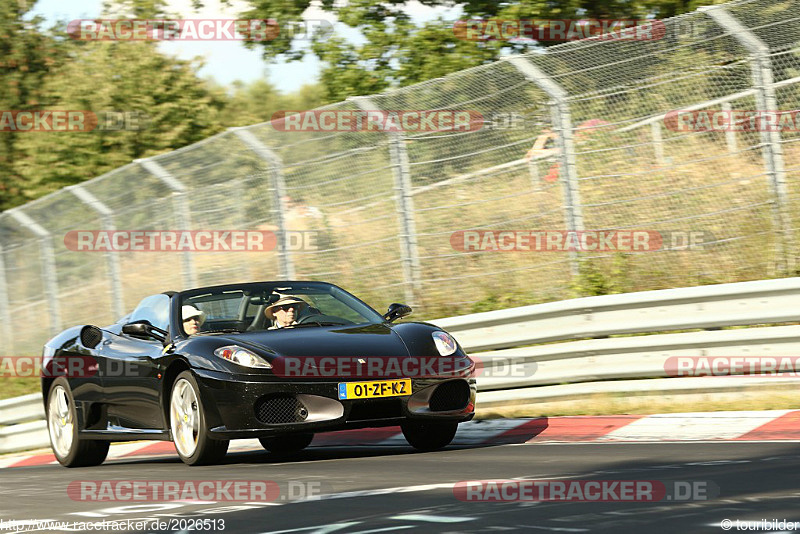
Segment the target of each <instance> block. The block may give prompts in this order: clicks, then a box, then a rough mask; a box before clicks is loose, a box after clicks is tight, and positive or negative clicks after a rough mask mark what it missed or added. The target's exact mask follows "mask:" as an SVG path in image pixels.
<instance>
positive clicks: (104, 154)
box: [16, 42, 227, 196]
mask: <svg viewBox="0 0 800 534" xmlns="http://www.w3.org/2000/svg"><path fill="white" fill-rule="evenodd" d="M200 67H201V64H200V63H198V62H196V61H184V60H180V59H176V58H174V57H171V56H169V55H165V54H162V53H161V52H159V51H158V48H157V47H156V45H155V44H154V43H149V42H93V43H82V44H81V45H79V46H74V47H73V48H72V49H71V51H70V61H69V62H66V63H64V64H63V65H62V66H60V67H59V68H58V69H56V70H54V71H53V72H52V74H51V76H49V77H47V78H46V79H45V80H44V84H43V87H42V92H43V93H44V94H45V95H46V100H47V102H48V103H49V104H50V107H53V108H56V109H70V110H88V111H92V112H94V113H95V114H97V116H98V117H99V118H100V119H101V126H102V119H103V118H104V117H107V116H109V115H108V114H107V113H106V112H118V113H123V114H126V117H132V118H136V117H139V118H142V119H143V120H139V122H138V123H135V122H132V121H131V122H128V123H123V124H120V125H111V127H112V128H111V129H103V128H97V129H95V130H92V131H90V132H41V133H29V134H27V135H26V137H25V139H24V143H25V147H26V149H27V152H28V154H29V156H28V158H27V159H26V160H25V161H24V162H19V163H18V165H17V167H16V168H17V172H18V173H19V174H21V175H22V176H23V177H24V180H25V183H26V189H25V193H26V195H27V196H40V195H42V194H45V193H48V192H50V191H54V190H56V189H59V188H61V187H63V186H65V185H70V184H74V183H78V182H81V181H84V180H87V179H90V178H93V177H95V176H98V175H100V174H102V173H104V172H107V171H109V170H112V169H114V168H116V167H119V166H122V165H124V164H127V163H129V162H130V161H131V160H133V159H136V158H142V157H148V156H152V155H155V154H158V153H161V152H165V151H169V150H173V149H175V148H180V147H182V146H186V145H189V144H192V143H195V142H197V141H200V140H202V139H205V138H206V137H209V136H210V135H213V134H214V133H217V132H219V131H221V130H222V129H223V127H224V126H223V124H222V120H221V117H220V116H221V114H222V110H223V108H224V107H225V105H226V103H227V96H226V95H225V94H224V93H222V92H220V91H217V90H213V89H212V88H211V87H210V86H209V85H208V84H207V83H206V82H205V81H204V80H203V79H201V78H199V77H198V75H197V70H198V69H199V68H200ZM118 126H119V127H121V128H120V129H117V127H118Z"/></svg>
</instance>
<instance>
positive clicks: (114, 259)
mask: <svg viewBox="0 0 800 534" xmlns="http://www.w3.org/2000/svg"><path fill="white" fill-rule="evenodd" d="M66 189H67V191H69V192H70V193H72V194H73V195H75V196H76V197H78V200H80V201H81V202H83V203H84V204H86V205H87V206H89V207H90V208H91V209H93V210H94V211H96V212H97V213H98V214H99V215H100V220H102V221H103V226H104V227H105V229H106V230H109V231H112V232H113V231H114V230H116V229H117V228H116V226H115V225H114V212H113V211H111V209H110V208H109V207H108V206H106V205H105V204H104V203H102V202H101V201H100V200H98V198H97V197H96V196H94V195H93V194H91V193H90V192H89V191H87V190H86V189H84V188H82V187H81V186H80V185H71V186H68V187H67V188H66ZM106 262H107V264H108V276H109V278H110V279H111V294H112V304H113V307H114V318H115V319H119V318H120V317H122V316H123V315H125V303H124V300H123V297H122V276H121V274H120V272H121V271H120V268H119V252H116V251H113V250H109V251H108V252H106Z"/></svg>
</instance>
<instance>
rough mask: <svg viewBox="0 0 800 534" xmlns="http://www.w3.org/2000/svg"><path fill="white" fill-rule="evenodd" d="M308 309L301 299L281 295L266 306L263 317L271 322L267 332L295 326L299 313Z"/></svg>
mask: <svg viewBox="0 0 800 534" xmlns="http://www.w3.org/2000/svg"><path fill="white" fill-rule="evenodd" d="M307 307H308V303H307V302H306V301H304V300H303V299H301V298H298V297H294V296H292V295H281V297H280V298H279V299H278V300H277V301H275V302H274V303H273V304H272V305H270V306H267V309H265V310H264V315H266V316H267V319H269V320H270V321H272V326H270V327H269V328H268V329H267V330H275V329H277V328H285V327H287V326H291V325H293V324H297V317H298V315H300V312H301V311H303V310H304V309H306V308H307Z"/></svg>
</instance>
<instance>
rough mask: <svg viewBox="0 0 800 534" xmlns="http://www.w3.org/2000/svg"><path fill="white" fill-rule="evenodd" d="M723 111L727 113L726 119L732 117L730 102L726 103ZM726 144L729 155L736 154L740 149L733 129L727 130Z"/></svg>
mask: <svg viewBox="0 0 800 534" xmlns="http://www.w3.org/2000/svg"><path fill="white" fill-rule="evenodd" d="M722 111H724V112H725V116H726V117H731V116H732V115H731V111H733V110H732V109H731V104H730V102H725V103H724V104H722ZM725 144H726V145H728V154H734V153H735V152H736V151H737V150H738V149H739V148H738V145H737V143H736V132H735V131H734V130H733V128H728V129H726V130H725Z"/></svg>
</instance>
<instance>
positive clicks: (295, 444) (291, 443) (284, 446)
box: [258, 433, 314, 454]
mask: <svg viewBox="0 0 800 534" xmlns="http://www.w3.org/2000/svg"><path fill="white" fill-rule="evenodd" d="M313 439H314V434H313V433H308V434H291V435H288V436H280V437H276V438H258V441H260V442H261V445H262V446H263V447H264V448H265V449H267V450H268V451H269V452H272V453H274V454H291V453H294V452H299V451H302V450H303V449H305V448H306V447H308V446H309V445H310V444H311V441H312V440H313Z"/></svg>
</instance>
